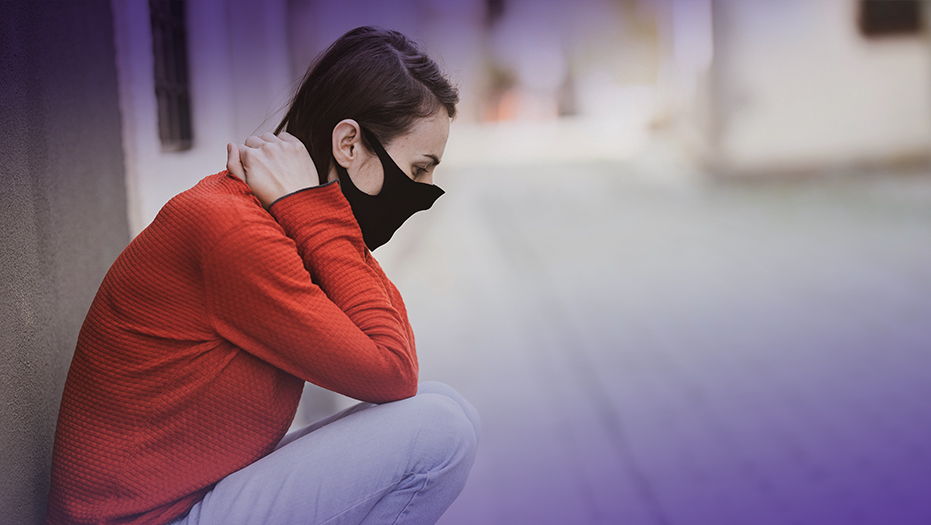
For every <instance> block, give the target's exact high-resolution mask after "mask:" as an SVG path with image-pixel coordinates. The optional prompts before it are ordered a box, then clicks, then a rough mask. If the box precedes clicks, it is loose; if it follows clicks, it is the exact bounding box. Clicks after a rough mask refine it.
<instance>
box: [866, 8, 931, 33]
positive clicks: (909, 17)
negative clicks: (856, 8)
mask: <svg viewBox="0 0 931 525" xmlns="http://www.w3.org/2000/svg"><path fill="white" fill-rule="evenodd" d="M858 21H859V25H860V33H862V34H863V35H864V36H867V37H877V36H898V35H911V34H917V33H920V32H921V31H922V23H921V2H920V1H919V0H861V1H860V13H859V20H858Z"/></svg>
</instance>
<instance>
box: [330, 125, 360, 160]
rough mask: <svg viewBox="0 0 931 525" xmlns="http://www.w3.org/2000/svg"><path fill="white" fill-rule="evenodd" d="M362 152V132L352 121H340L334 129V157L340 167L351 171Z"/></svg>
mask: <svg viewBox="0 0 931 525" xmlns="http://www.w3.org/2000/svg"><path fill="white" fill-rule="evenodd" d="M361 151H362V131H361V130H360V129H359V123H358V122H356V121H355V120H352V119H344V120H341V121H339V123H337V124H336V126H335V127H334V128H333V157H334V158H335V159H336V162H338V163H339V165H340V166H342V167H344V168H346V169H349V166H351V165H352V163H353V162H355V161H356V160H358V159H359V154H360V152H361Z"/></svg>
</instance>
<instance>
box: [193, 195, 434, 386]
mask: <svg viewBox="0 0 931 525" xmlns="http://www.w3.org/2000/svg"><path fill="white" fill-rule="evenodd" d="M271 213H272V215H273V216H274V217H275V218H276V219H277V220H278V223H279V224H280V225H281V227H282V228H283V229H284V231H285V234H286V235H282V233H281V231H280V230H278V229H277V228H272V227H269V226H267V225H259V224H248V223H247V224H244V225H243V226H242V227H241V228H234V229H232V230H231V231H230V232H228V233H227V234H226V235H224V236H223V237H222V238H221V239H220V240H219V241H218V242H217V244H216V245H215V246H214V247H213V249H212V250H211V251H210V252H209V253H208V254H207V256H206V258H205V261H204V274H205V279H204V281H205V287H206V295H207V303H208V314H209V316H210V318H211V321H212V323H213V325H214V327H215V329H216V330H217V333H218V334H219V335H220V336H221V337H222V338H224V339H226V340H228V341H230V342H231V343H233V344H234V345H236V346H238V347H239V348H241V349H243V350H245V351H246V352H249V353H250V354H252V355H255V356H256V357H258V358H259V359H262V360H264V361H266V362H268V363H270V364H272V365H274V366H275V367H277V368H280V369H281V370H284V371H286V372H288V373H289V374H292V375H294V376H296V377H299V378H301V379H304V380H305V381H310V382H312V383H314V384H317V385H319V386H321V387H323V388H327V389H329V390H333V391H336V392H339V393H341V394H344V395H346V396H349V397H352V398H355V399H360V400H363V401H369V402H375V403H382V402H387V401H394V400H397V399H403V398H406V397H410V396H412V395H414V394H415V393H416V391H417V373H418V366H417V356H416V352H415V350H414V347H413V341H412V340H411V338H410V337H409V334H410V332H409V327H408V326H407V320H406V316H404V315H403V306H401V309H402V310H399V309H398V308H396V307H395V306H394V305H392V302H391V298H390V296H389V294H388V293H387V292H386V290H385V286H384V284H383V282H382V281H381V276H379V275H378V272H377V271H376V269H375V268H373V267H372V266H371V265H369V264H367V263H366V261H365V257H366V254H365V251H364V245H363V243H362V237H361V233H360V232H359V230H358V226H357V225H356V223H355V220H354V219H353V217H352V212H351V210H350V209H349V205H348V203H346V202H345V199H343V198H342V196H341V195H340V194H339V187H338V186H336V185H335V184H334V185H331V186H326V187H318V188H314V189H312V190H307V191H302V192H299V193H296V194H292V195H290V196H288V197H287V198H285V199H282V200H280V201H278V202H276V203H275V204H274V205H273V206H272V208H271ZM311 275H313V278H314V280H316V281H317V282H314V281H312V279H311Z"/></svg>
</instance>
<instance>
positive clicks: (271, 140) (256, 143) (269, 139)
mask: <svg viewBox="0 0 931 525" xmlns="http://www.w3.org/2000/svg"><path fill="white" fill-rule="evenodd" d="M277 142H281V139H280V138H278V137H277V136H276V135H275V134H274V133H262V134H261V135H252V136H251V137H249V138H247V139H246V146H249V147H250V148H261V147H262V146H264V145H266V144H275V143H277Z"/></svg>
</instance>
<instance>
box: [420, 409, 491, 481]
mask: <svg viewBox="0 0 931 525" xmlns="http://www.w3.org/2000/svg"><path fill="white" fill-rule="evenodd" d="M412 399H413V400H416V402H417V407H416V412H417V418H418V419H419V422H418V423H419V425H418V429H417V436H416V440H415V452H414V455H415V456H416V458H415V462H416V463H419V465H418V467H419V468H418V469H424V470H426V469H430V470H432V469H436V468H440V469H457V468H465V469H466V470H468V469H469V468H471V466H472V462H473V461H474V460H475V453H476V450H477V449H478V434H477V429H476V428H475V425H474V424H473V423H472V421H471V420H470V418H469V417H468V416H467V415H466V413H465V411H464V410H463V408H462V407H461V406H460V405H459V403H457V402H456V401H454V400H452V399H450V398H449V397H447V396H444V395H441V394H433V393H423V394H418V395H417V396H415V397H414V398H412Z"/></svg>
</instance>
